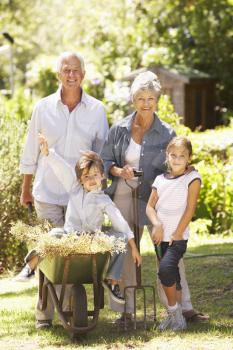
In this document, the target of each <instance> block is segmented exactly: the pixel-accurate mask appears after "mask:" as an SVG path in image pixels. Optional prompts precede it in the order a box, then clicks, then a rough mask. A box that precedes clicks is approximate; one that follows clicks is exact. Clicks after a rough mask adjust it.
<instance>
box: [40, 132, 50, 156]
mask: <svg viewBox="0 0 233 350" xmlns="http://www.w3.org/2000/svg"><path fill="white" fill-rule="evenodd" d="M39 143H40V151H41V153H42V154H43V156H48V154H49V148H48V142H47V140H46V138H45V136H44V135H42V134H40V133H39Z"/></svg>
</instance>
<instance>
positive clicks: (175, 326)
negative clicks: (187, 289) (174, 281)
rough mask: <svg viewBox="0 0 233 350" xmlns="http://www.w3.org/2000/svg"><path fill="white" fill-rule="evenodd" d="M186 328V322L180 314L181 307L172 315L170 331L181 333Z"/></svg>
mask: <svg viewBox="0 0 233 350" xmlns="http://www.w3.org/2000/svg"><path fill="white" fill-rule="evenodd" d="M186 328H187V323H186V320H185V318H184V316H183V314H182V310H181V307H180V306H178V308H177V309H176V310H175V311H174V312H173V313H172V324H171V326H170V329H171V330H172V331H174V332H177V331H183V330H185V329H186Z"/></svg>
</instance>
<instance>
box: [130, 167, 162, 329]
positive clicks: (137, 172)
mask: <svg viewBox="0 0 233 350" xmlns="http://www.w3.org/2000/svg"><path fill="white" fill-rule="evenodd" d="M134 176H135V177H141V176H143V171H140V170H134ZM125 182H126V184H127V185H128V186H129V187H130V188H131V190H132V198H133V217H134V227H133V231H134V239H135V243H136V246H137V248H138V251H139V252H140V234H139V219H138V186H136V187H133V186H131V185H130V184H129V183H128V182H127V180H126V181H125ZM135 269H136V285H135V286H127V287H125V288H124V299H126V291H127V290H128V289H132V290H133V292H134V311H133V315H134V329H137V298H136V296H137V291H139V290H140V291H142V294H143V324H144V329H146V327H147V323H146V322H147V308H146V289H147V290H151V292H152V303H153V304H152V306H153V321H154V322H155V321H156V302H155V287H154V286H151V285H142V279H141V266H137V265H135ZM124 315H125V316H124V330H127V322H126V303H125V305H124Z"/></svg>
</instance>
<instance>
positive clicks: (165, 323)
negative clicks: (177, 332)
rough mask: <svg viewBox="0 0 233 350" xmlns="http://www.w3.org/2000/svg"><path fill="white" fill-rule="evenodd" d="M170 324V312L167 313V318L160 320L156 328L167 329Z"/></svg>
mask: <svg viewBox="0 0 233 350" xmlns="http://www.w3.org/2000/svg"><path fill="white" fill-rule="evenodd" d="M171 324H172V315H171V313H168V316H167V318H165V320H163V321H162V322H160V324H159V327H158V328H159V330H160V331H165V330H167V329H170V326H171Z"/></svg>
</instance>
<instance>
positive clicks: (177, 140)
mask: <svg viewBox="0 0 233 350" xmlns="http://www.w3.org/2000/svg"><path fill="white" fill-rule="evenodd" d="M173 146H176V147H180V146H182V147H184V148H186V149H187V151H188V152H189V156H192V154H193V148H192V144H191V141H190V140H189V139H188V138H187V137H185V136H175V137H173V139H171V141H170V142H169V144H168V145H167V149H166V152H167V153H168V152H169V149H170V148H171V147H173Z"/></svg>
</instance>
